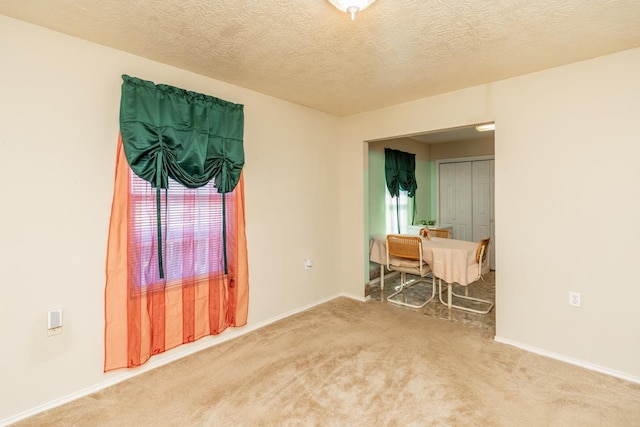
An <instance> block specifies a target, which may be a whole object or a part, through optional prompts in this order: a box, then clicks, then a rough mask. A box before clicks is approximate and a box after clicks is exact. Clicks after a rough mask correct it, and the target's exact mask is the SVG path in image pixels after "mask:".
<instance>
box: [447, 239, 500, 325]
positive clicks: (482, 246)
mask: <svg viewBox="0 0 640 427" xmlns="http://www.w3.org/2000/svg"><path fill="white" fill-rule="evenodd" d="M490 243H491V239H490V238H486V239H482V240H480V243H478V249H477V250H476V262H477V263H478V275H477V276H476V278H475V279H474V280H473V282H471V283H469V285H471V284H473V283H475V282H477V281H478V280H479V279H482V281H483V282H484V278H483V277H482V267H483V265H484V264H485V263H486V261H487V255H488V253H489V244H490ZM469 285H465V288H464V295H458V294H456V293H455V292H453V284H452V283H447V302H444V301H443V300H442V279H438V298H439V299H440V302H441V303H442V304H444V305H446V306H447V307H449V308H457V309H459V310H464V311H470V312H472V313H478V314H487V313H489V312H490V311H491V309H492V308H493V302H491V301H487V300H484V299H480V298H473V297H470V296H469V292H468V289H469V288H468V286H469ZM453 297H456V298H461V299H464V300H468V301H474V302H476V303H480V304H482V305H485V307H486V308H485V309H484V310H476V309H474V308H469V307H463V306H461V305H456V304H453Z"/></svg>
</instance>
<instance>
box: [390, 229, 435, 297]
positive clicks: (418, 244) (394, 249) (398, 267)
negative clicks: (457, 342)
mask: <svg viewBox="0 0 640 427" xmlns="http://www.w3.org/2000/svg"><path fill="white" fill-rule="evenodd" d="M387 269H388V270H390V271H399V272H400V286H398V287H396V292H394V293H393V294H391V295H389V296H388V297H387V301H389V302H391V303H394V304H398V305H403V306H406V307H412V308H422V307H424V306H425V305H427V303H428V302H429V301H431V300H432V299H433V298H434V297H435V295H436V279H435V277H433V278H432V284H431V298H429V299H427V300H426V301H424V302H423V303H419V304H411V303H408V302H406V296H405V295H404V294H403V297H402V299H403V300H404V301H400V300H398V299H396V297H397V296H398V295H399V294H401V293H403V292H404V291H405V290H406V289H407V288H409V287H410V286H414V285H416V284H418V283H428V281H427V280H423V278H424V277H425V276H427V275H428V274H429V273H431V268H429V265H427V263H426V262H425V261H424V260H423V258H422V239H421V238H420V237H418V236H405V235H398V234H389V235H387ZM407 274H413V275H416V276H419V277H420V279H416V280H410V281H407Z"/></svg>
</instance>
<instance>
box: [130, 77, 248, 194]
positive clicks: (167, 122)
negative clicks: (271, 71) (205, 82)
mask: <svg viewBox="0 0 640 427" xmlns="http://www.w3.org/2000/svg"><path fill="white" fill-rule="evenodd" d="M122 80H123V83H122V98H121V102H120V133H121V134H122V140H123V143H124V152H125V154H126V156H127V161H128V162H129V165H130V166H131V169H132V170H133V172H134V173H135V174H136V175H138V176H139V177H140V178H142V179H144V180H145V181H148V182H150V183H151V185H152V186H153V187H154V188H157V187H159V188H167V187H168V179H167V177H168V176H169V177H171V178H172V179H174V180H176V181H177V182H179V183H181V184H182V185H184V186H185V187H189V188H197V187H201V186H203V185H206V184H207V183H208V182H209V181H210V180H211V179H215V184H216V187H217V188H218V192H220V193H228V192H230V191H233V189H234V188H235V186H236V184H237V183H238V181H239V179H240V172H241V171H242V167H243V166H244V148H243V145H242V140H243V132H244V112H243V106H242V105H240V104H233V103H231V102H227V101H223V100H221V99H218V98H214V97H212V96H208V95H203V94H200V93H196V92H190V91H187V90H184V89H179V88H176V87H173V86H168V85H162V84H161V85H156V84H154V83H152V82H150V81H145V80H140V79H137V78H135V77H129V76H127V75H123V76H122Z"/></svg>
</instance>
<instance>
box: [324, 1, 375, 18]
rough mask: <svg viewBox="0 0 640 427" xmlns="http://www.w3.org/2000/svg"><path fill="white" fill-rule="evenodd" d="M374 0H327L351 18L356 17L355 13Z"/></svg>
mask: <svg viewBox="0 0 640 427" xmlns="http://www.w3.org/2000/svg"><path fill="white" fill-rule="evenodd" d="M374 1H376V0H329V3H331V4H332V5H334V6H335V7H337V8H338V9H340V10H341V11H343V12H347V13H348V14H349V15H351V20H352V21H353V20H354V19H356V13H358V12H360V11H361V10H365V9H366V8H368V7H369V6H371V5H372V4H373V2H374Z"/></svg>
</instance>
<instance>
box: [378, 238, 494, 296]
mask: <svg viewBox="0 0 640 427" xmlns="http://www.w3.org/2000/svg"><path fill="white" fill-rule="evenodd" d="M477 249H478V244H477V243H474V242H467V241H464V240H454V239H442V238H438V237H432V238H431V240H427V239H425V238H422V258H423V259H424V261H425V262H426V263H427V264H429V267H431V271H432V272H433V275H434V276H436V277H437V278H439V279H442V280H444V281H445V282H447V283H459V284H461V285H468V284H469V283H472V282H474V281H475V280H476V279H477V277H478V263H476V251H477ZM369 259H370V260H371V261H372V262H375V263H378V264H386V263H387V241H386V236H385V235H384V234H381V235H376V236H373V237H372V238H371V241H370V243H369ZM482 267H483V268H482V269H483V273H487V272H488V271H489V264H488V263H484V265H483V266H482Z"/></svg>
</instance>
